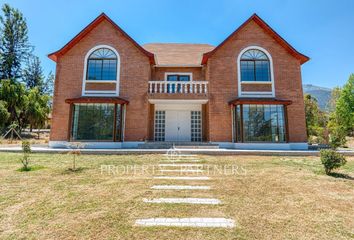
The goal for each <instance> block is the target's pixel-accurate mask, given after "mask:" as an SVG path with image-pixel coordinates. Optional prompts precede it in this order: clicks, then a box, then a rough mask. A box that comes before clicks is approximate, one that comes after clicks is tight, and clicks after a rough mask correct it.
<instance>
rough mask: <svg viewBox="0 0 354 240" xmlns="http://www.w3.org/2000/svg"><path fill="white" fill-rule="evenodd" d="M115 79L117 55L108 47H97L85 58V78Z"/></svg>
mask: <svg viewBox="0 0 354 240" xmlns="http://www.w3.org/2000/svg"><path fill="white" fill-rule="evenodd" d="M116 79H117V55H116V54H115V53H114V52H113V51H112V50H110V49H108V48H99V49H97V50H96V51H94V52H93V53H91V55H90V56H89V58H88V60H87V74H86V80H96V81H97V80H103V81H113V80H116Z"/></svg>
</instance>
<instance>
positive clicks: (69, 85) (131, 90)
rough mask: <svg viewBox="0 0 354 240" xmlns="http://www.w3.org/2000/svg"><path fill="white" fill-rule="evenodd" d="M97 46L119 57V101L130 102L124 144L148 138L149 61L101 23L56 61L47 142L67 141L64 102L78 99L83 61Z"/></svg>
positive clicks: (66, 117) (109, 25)
mask: <svg viewBox="0 0 354 240" xmlns="http://www.w3.org/2000/svg"><path fill="white" fill-rule="evenodd" d="M97 45H109V46H111V47H114V48H115V49H116V50H117V51H118V53H119V55H120V60H121V63H120V97H123V98H125V99H127V100H129V101H130V103H129V105H128V106H127V113H126V124H125V126H126V128H125V140H126V141H138V140H143V139H145V138H147V136H148V118H147V116H148V102H147V87H148V81H149V79H150V74H151V69H150V64H149V59H148V57H146V56H145V55H144V54H143V53H142V52H141V51H140V50H139V49H137V48H136V46H134V45H133V44H132V43H131V42H130V41H129V40H127V39H126V38H125V37H124V36H123V35H122V34H121V33H120V32H118V31H117V30H116V29H115V28H113V26H112V25H111V24H110V23H108V22H107V21H103V22H102V23H100V24H99V25H98V26H97V27H96V28H94V29H93V30H92V31H91V32H90V33H89V34H88V35H87V36H86V37H85V38H84V39H82V40H81V41H80V42H78V43H77V44H76V45H75V46H74V47H73V48H71V49H70V50H69V51H68V52H67V53H66V54H65V55H63V56H61V57H59V59H58V61H57V69H56V81H55V92H54V100H53V120H52V131H51V136H50V140H51V141H65V140H67V138H68V129H69V128H68V126H69V113H70V107H69V104H66V103H65V102H64V101H65V99H67V98H75V97H80V96H81V92H82V80H83V69H84V58H85V56H86V54H87V52H88V51H89V50H90V49H92V48H93V47H95V46H97Z"/></svg>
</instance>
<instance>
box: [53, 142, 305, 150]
mask: <svg viewBox="0 0 354 240" xmlns="http://www.w3.org/2000/svg"><path fill="white" fill-rule="evenodd" d="M68 143H69V142H68V141H49V147H50V148H67V146H68ZM83 143H85V144H87V145H85V148H92V149H114V148H116V149H121V148H138V146H139V144H144V142H142V141H130V142H83ZM211 143H212V144H219V147H220V148H227V149H244V150H307V149H308V144H307V143H306V142H297V143H232V142H211ZM196 144H198V143H197V142H196ZM220 151H221V152H222V150H220Z"/></svg>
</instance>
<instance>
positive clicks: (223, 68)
mask: <svg viewBox="0 0 354 240" xmlns="http://www.w3.org/2000/svg"><path fill="white" fill-rule="evenodd" d="M49 58H50V59H52V60H54V61H55V62H56V63H57V66H56V81H55V92H54V102H53V119H52V130H51V136H50V146H52V147H60V146H63V145H65V144H66V143H67V142H68V141H83V142H87V143H88V144H89V146H90V147H106V148H134V147H138V145H139V144H142V143H144V142H146V141H151V142H153V141H155V142H163V141H166V142H196V143H198V142H211V143H217V144H219V145H220V146H221V147H227V148H258V149H260V148H265V149H270V148H273V149H274V148H277V149H306V148H307V138H306V125H305V112H304V102H303V93H302V84H301V65H302V64H303V63H305V62H307V61H308V60H309V58H308V57H306V56H305V55H303V54H301V53H299V52H297V51H296V50H295V49H294V48H293V47H292V46H290V44H289V43H287V42H286V41H285V40H284V39H283V38H281V37H280V36H279V35H278V34H277V33H276V32H275V31H274V30H273V29H271V28H270V27H269V26H268V25H267V24H266V23H265V22H264V21H263V20H262V19H261V18H259V17H258V16H257V15H253V16H252V17H251V18H249V19H248V20H247V21H246V22H245V23H244V24H242V25H241V26H240V27H239V28H238V29H237V30H236V31H235V32H233V33H232V34H231V35H230V36H229V37H227V38H226V39H225V40H224V41H223V42H222V43H221V44H219V45H218V46H216V47H214V46H211V45H208V44H177V43H152V44H146V45H143V46H140V45H139V44H138V43H137V42H135V41H134V40H133V39H132V38H131V37H129V35H128V34H127V33H125V32H124V31H123V30H122V29H121V28H120V27H119V26H117V25H116V24H115V23H114V22H113V21H112V20H111V19H110V18H108V17H107V16H106V15H105V14H101V15H100V16H99V17H98V18H96V19H95V20H94V21H93V22H92V23H90V24H89V25H88V26H87V27H86V28H85V29H84V30H82V31H81V32H80V33H79V34H78V35H77V36H75V37H74V38H73V39H72V40H71V41H70V42H69V43H68V44H66V45H65V46H64V47H63V48H62V49H60V50H59V51H57V52H54V53H51V54H49ZM149 144H150V143H149Z"/></svg>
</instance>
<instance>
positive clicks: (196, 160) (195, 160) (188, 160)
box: [162, 159, 202, 163]
mask: <svg viewBox="0 0 354 240" xmlns="http://www.w3.org/2000/svg"><path fill="white" fill-rule="evenodd" d="M162 161H163V162H172V163H174V162H182V163H186V162H201V161H202V160H200V159H180V160H170V159H168V160H162Z"/></svg>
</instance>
